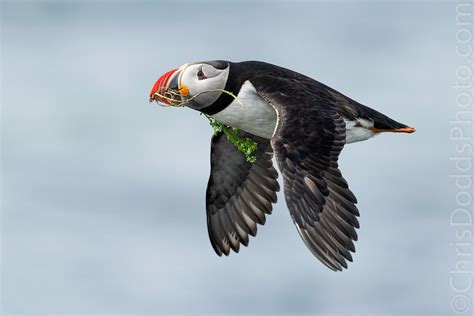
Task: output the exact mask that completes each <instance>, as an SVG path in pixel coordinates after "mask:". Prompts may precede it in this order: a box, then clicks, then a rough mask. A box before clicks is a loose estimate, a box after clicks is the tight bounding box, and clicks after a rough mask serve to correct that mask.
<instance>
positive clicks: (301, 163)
mask: <svg viewBox="0 0 474 316" xmlns="http://www.w3.org/2000/svg"><path fill="white" fill-rule="evenodd" d="M279 71H281V70H279ZM284 71H286V70H284ZM261 78H262V81H261V82H260V83H259V82H258V81H256V88H257V91H258V92H259V94H260V95H261V96H262V97H263V98H265V99H266V100H267V101H268V102H270V103H271V104H272V105H273V106H274V107H275V108H276V109H277V111H278V115H279V122H278V127H277V131H276V133H275V136H274V137H273V139H272V145H273V149H274V151H275V156H276V160H277V163H278V166H279V168H280V171H281V173H282V175H283V179H284V187H285V199H286V203H287V205H288V208H289V210H290V213H291V216H292V218H293V221H294V223H295V224H296V227H297V230H298V232H299V234H300V235H301V237H302V239H303V240H304V242H305V244H306V245H307V246H308V248H309V249H310V250H311V252H312V253H313V254H314V255H315V256H316V257H317V258H318V259H319V260H320V261H322V262H323V263H324V264H325V265H326V266H328V267H329V268H330V269H332V270H342V268H347V263H346V260H348V261H352V256H351V254H350V252H354V251H355V248H354V243H353V241H355V240H357V233H356V231H355V228H359V223H358V221H357V218H356V217H357V216H359V212H358V210H357V207H356V206H355V204H356V203H357V199H356V198H355V196H354V194H353V193H352V192H351V191H350V190H349V187H348V185H347V182H346V181H345V180H344V178H343V177H342V175H341V172H340V171H339V169H338V163H337V161H338V156H339V153H340V152H341V150H342V148H343V146H344V144H345V136H346V135H345V130H346V129H345V122H344V119H343V118H342V116H341V115H340V114H339V113H338V111H337V110H336V106H335V100H334V99H332V97H331V95H330V94H329V93H327V92H326V91H325V87H324V86H322V85H321V86H319V85H317V84H319V83H317V82H316V81H313V80H312V79H310V78H307V77H304V76H302V75H299V74H296V73H286V74H285V76H279V75H277V76H270V77H268V78H263V77H261ZM262 82H265V83H266V84H263V83H262ZM268 82H271V84H270V85H269V84H268Z"/></svg>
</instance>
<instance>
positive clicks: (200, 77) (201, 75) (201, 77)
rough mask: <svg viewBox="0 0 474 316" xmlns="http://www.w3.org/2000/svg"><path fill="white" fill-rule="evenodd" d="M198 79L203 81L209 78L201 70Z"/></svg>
mask: <svg viewBox="0 0 474 316" xmlns="http://www.w3.org/2000/svg"><path fill="white" fill-rule="evenodd" d="M197 77H198V79H199V80H203V79H206V78H207V77H206V76H205V75H204V72H203V71H202V68H201V69H199V71H198V73H197Z"/></svg>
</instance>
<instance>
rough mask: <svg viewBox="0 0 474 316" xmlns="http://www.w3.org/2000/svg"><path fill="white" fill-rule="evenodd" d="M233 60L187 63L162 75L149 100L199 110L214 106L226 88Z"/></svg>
mask: <svg viewBox="0 0 474 316" xmlns="http://www.w3.org/2000/svg"><path fill="white" fill-rule="evenodd" d="M229 71H230V63H229V62H227V61H221V60H217V61H206V62H197V63H191V64H184V65H182V66H181V67H179V68H176V69H173V70H171V71H168V72H166V73H165V74H163V75H162V76H161V77H160V78H159V79H158V80H157V81H156V82H155V84H154V85H153V88H152V89H151V91H150V102H151V101H156V102H158V103H159V104H161V105H165V106H187V107H190V108H192V109H195V110H198V111H199V110H200V109H203V108H205V107H208V106H210V105H212V104H213V103H214V102H216V100H217V99H218V98H219V97H220V96H221V94H222V93H223V92H222V90H225V87H226V84H227V79H228V77H229Z"/></svg>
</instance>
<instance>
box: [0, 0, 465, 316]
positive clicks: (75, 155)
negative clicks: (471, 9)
mask: <svg viewBox="0 0 474 316" xmlns="http://www.w3.org/2000/svg"><path fill="white" fill-rule="evenodd" d="M455 17H456V11H455V2H454V1H453V2H449V1H446V2H432V1H425V2H409V1H401V2H396V1H393V2H392V1H389V2H378V1H363V2H359V3H355V2H354V1H335V2H329V1H321V2H318V1H302V2H298V1H277V2H270V1H256V2H254V1H241V2H231V1H229V2H227V1H226V2H224V1H217V0H216V1H181V2H180V1H158V2H156V1H137V2H136V1H82V2H79V1H36V2H33V1H2V3H1V26H2V33H1V34H2V42H1V44H2V47H1V53H2V55H1V62H2V71H1V79H2V81H1V88H2V99H1V104H2V140H1V143H2V170H1V171H2V234H1V236H2V275H1V276H2V282H1V285H2V309H3V312H5V313H6V314H14V313H20V312H21V313H29V314H36V313H43V314H49V313H127V314H170V313H179V314H196V313H219V314H223V313H243V314H244V313H245V314H247V313H253V314H260V313H270V314H273V313H288V314H295V313H309V314H331V315H333V314H336V315H346V314H347V315H352V314H387V315H435V314H446V315H448V314H450V313H451V312H452V311H451V309H450V300H451V298H452V296H453V293H452V290H451V289H450V285H449V271H450V267H451V266H452V265H453V264H454V263H455V260H456V258H455V254H454V249H453V247H452V246H450V244H451V243H452V242H453V240H454V237H453V236H454V235H453V231H452V227H450V223H449V214H450V210H451V209H452V208H453V207H454V203H455V201H454V196H455V191H454V188H452V184H451V183H450V181H449V178H448V175H449V174H450V172H451V171H450V161H449V157H450V151H451V149H452V143H451V142H450V140H449V132H448V130H449V120H450V118H451V117H453V116H454V110H455V106H454V105H455V100H456V91H455V90H454V89H453V88H452V85H453V83H454V82H455V80H456V67H457V65H458V63H459V62H460V58H459V57H457V55H456V51H455V48H456V30H457V26H456V20H455ZM211 59H226V60H232V61H242V60H262V61H267V62H270V63H274V64H278V65H281V66H284V67H287V68H290V69H293V70H296V71H299V72H301V73H304V74H306V75H308V76H311V77H313V78H315V79H317V80H319V81H321V82H324V83H326V84H328V85H330V86H331V87H333V88H335V89H337V90H339V91H340V92H342V93H344V94H346V95H348V96H349V97H351V98H353V99H356V100H358V101H359V102H361V103H363V104H366V105H368V106H371V107H373V108H375V109H377V110H379V111H381V112H383V113H385V114H387V115H389V116H391V117H393V118H394V119H396V120H399V121H401V122H404V123H406V124H409V125H414V126H416V127H417V129H418V131H417V133H415V134H412V135H383V136H380V137H377V138H375V139H372V140H369V141H367V142H364V143H357V144H353V145H349V146H347V147H346V148H345V150H344V151H343V153H342V155H341V160H340V165H341V169H342V171H343V173H344V175H345V177H346V179H347V180H348V182H349V184H350V186H351V188H352V190H353V191H354V193H355V194H356V195H357V197H358V199H359V205H358V206H359V209H360V212H361V218H360V223H361V229H360V230H359V241H358V242H357V243H356V248H357V252H356V254H355V255H354V263H352V264H351V265H350V268H349V270H346V271H344V272H343V273H334V272H332V271H330V270H328V269H327V268H325V267H324V266H323V265H322V264H320V263H319V262H318V261H317V260H316V259H314V258H313V257H312V255H311V254H310V253H309V251H308V250H307V249H306V247H305V245H304V243H303V242H302V241H301V240H300V237H299V236H298V234H297V232H296V229H295V228H294V225H293V223H292V221H291V219H290V216H289V214H288V211H287V209H286V206H285V203H284V198H283V194H282V192H280V194H279V203H278V205H277V206H276V207H275V208H274V213H273V215H272V216H270V217H269V219H268V221H267V223H266V225H265V226H264V227H259V232H258V235H257V238H253V239H252V240H251V241H250V245H249V247H248V248H244V249H242V250H241V252H240V253H239V254H238V255H231V256H230V257H228V258H219V257H217V256H216V255H215V254H214V252H213V249H212V247H211V245H210V243H209V241H208V235H207V230H206V229H207V228H206V218H205V208H204V206H205V200H204V198H205V189H206V183H207V177H208V173H209V139H210V135H211V128H210V127H209V125H208V123H207V122H206V120H205V118H203V117H202V116H200V115H199V114H198V113H197V112H193V111H192V110H189V109H170V108H160V107H158V106H156V105H154V104H149V103H148V92H149V90H150V88H151V86H152V85H153V83H154V81H155V80H156V79H157V77H158V76H159V75H161V74H162V73H164V72H165V71H167V70H170V69H171V68H174V67H176V66H179V65H181V64H183V63H185V62H191V61H197V60H211Z"/></svg>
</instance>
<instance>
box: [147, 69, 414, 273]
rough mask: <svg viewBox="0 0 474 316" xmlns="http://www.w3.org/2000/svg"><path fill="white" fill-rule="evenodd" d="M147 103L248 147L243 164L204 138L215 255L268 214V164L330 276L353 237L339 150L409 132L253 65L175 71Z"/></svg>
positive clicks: (271, 181)
mask: <svg viewBox="0 0 474 316" xmlns="http://www.w3.org/2000/svg"><path fill="white" fill-rule="evenodd" d="M150 101H157V102H159V103H160V104H162V105H168V106H187V107H189V108H191V109H194V110H197V111H199V112H201V113H204V114H206V115H207V116H208V117H212V118H214V119H215V120H217V121H219V122H221V123H222V124H224V125H226V126H229V127H234V128H237V129H239V130H240V131H241V132H240V136H242V137H248V138H251V139H252V140H253V141H254V142H255V143H256V144H257V149H256V151H255V153H254V155H255V158H256V160H255V161H254V162H249V161H247V159H246V158H245V156H244V154H243V153H242V152H240V151H239V150H238V149H237V148H236V147H235V146H234V145H233V144H232V143H231V142H230V141H229V140H228V138H227V137H226V135H225V134H224V133H223V132H219V133H217V134H215V135H214V136H213V137H212V140H211V174H210V177H209V182H208V186H207V192H206V210H207V228H208V233H209V238H210V241H211V244H212V246H213V248H214V250H215V252H216V253H217V254H218V255H219V256H222V255H226V256H227V255H229V254H230V252H231V250H233V251H234V252H239V249H240V244H242V245H244V246H247V245H248V243H249V236H255V235H256V233H257V224H260V225H264V224H265V220H266V216H267V215H270V214H271V213H272V205H273V203H276V202H277V195H276V192H277V191H279V189H280V188H279V184H278V182H277V178H278V172H277V170H276V169H275V167H274V166H273V163H272V158H273V156H275V158H276V159H275V160H276V163H277V165H278V167H279V169H280V173H281V175H282V177H283V184H284V195H285V200H286V204H287V206H288V209H289V211H290V214H291V217H292V219H293V222H294V224H295V226H296V229H297V231H298V233H299V235H300V236H301V238H302V239H303V241H304V243H305V244H306V246H307V247H308V248H309V250H310V251H311V252H312V253H313V255H314V256H315V257H316V258H318V259H319V260H320V261H321V262H322V263H323V264H324V265H326V266H327V267H328V268H330V269H332V270H334V271H341V270H343V268H347V261H352V255H351V252H355V248H354V241H356V240H357V233H356V229H357V228H359V222H358V220H357V217H359V211H358V209H357V207H356V203H357V199H356V197H355V196H354V194H353V193H352V192H351V190H350V189H349V186H348V184H347V182H346V180H345V179H344V177H343V176H342V174H341V171H340V170H339V166H338V157H339V154H340V153H341V151H342V149H343V147H344V145H346V144H350V143H355V142H360V141H364V140H367V139H369V138H371V137H373V136H375V135H378V134H381V133H385V132H391V133H413V132H414V131H415V129H414V128H413V127H409V126H407V125H405V124H402V123H399V122H397V121H395V120H393V119H391V118H389V117H387V116H386V115H384V114H382V113H380V112H377V111H376V110H373V109H371V108H369V107H367V106H365V105H362V104H360V103H358V102H356V101H354V100H352V99H350V98H348V97H346V96H345V95H343V94H341V93H339V92H338V91H336V90H334V89H332V88H330V87H328V86H326V85H324V84H322V83H320V82H318V81H316V80H314V79H311V78H309V77H307V76H304V75H302V74H300V73H297V72H294V71H292V70H289V69H285V68H282V67H279V66H276V65H272V64H269V63H264V62H258V61H245V62H239V63H234V62H229V61H222V60H215V61H206V62H197V63H189V64H184V65H182V66H181V67H179V68H176V69H173V70H171V71H169V72H167V73H165V74H164V75H163V76H161V77H160V78H159V79H158V80H157V81H156V83H155V84H154V86H153V88H152V89H151V92H150Z"/></svg>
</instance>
